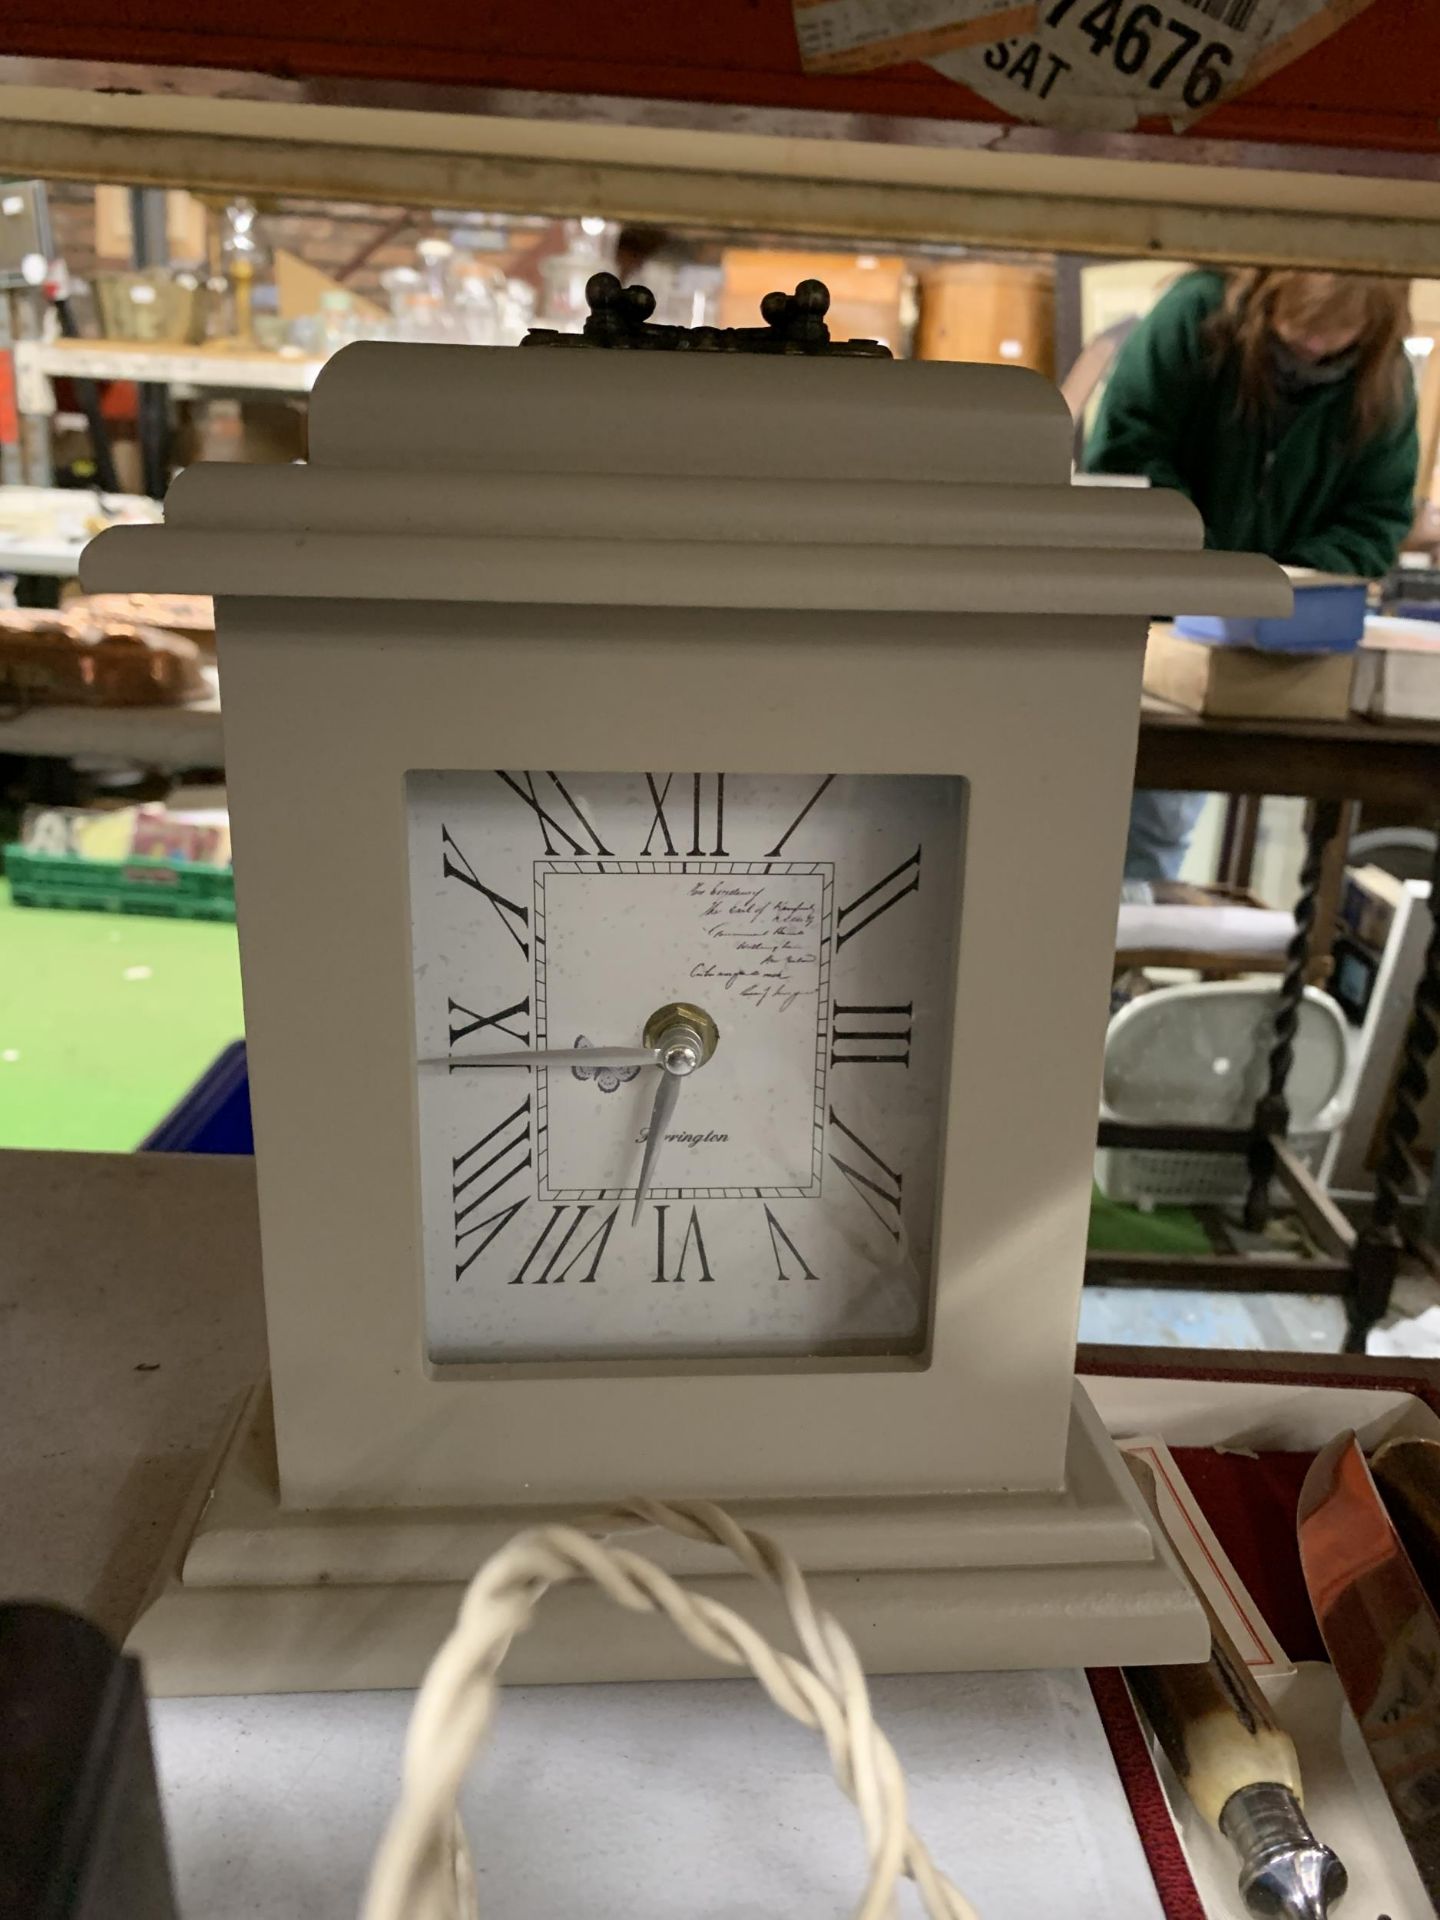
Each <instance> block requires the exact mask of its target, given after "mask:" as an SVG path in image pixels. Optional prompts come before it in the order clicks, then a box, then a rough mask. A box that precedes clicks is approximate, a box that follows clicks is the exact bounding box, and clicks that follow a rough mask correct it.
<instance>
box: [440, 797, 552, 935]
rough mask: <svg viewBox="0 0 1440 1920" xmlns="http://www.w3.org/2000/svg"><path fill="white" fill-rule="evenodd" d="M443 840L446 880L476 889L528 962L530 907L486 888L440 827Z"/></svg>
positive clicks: (446, 829)
mask: <svg viewBox="0 0 1440 1920" xmlns="http://www.w3.org/2000/svg"><path fill="white" fill-rule="evenodd" d="M440 837H441V842H442V845H443V847H444V858H445V878H446V879H447V880H461V881H463V882H464V884H465V885H466V886H467V887H473V888H474V889H475V891H476V893H478V894H482V895H483V896H484V898H485V899H487V900H488V901H489V902H490V904H491V906H492V907H493V908H494V909H495V917H496V919H497V920H498V921H499V922H500V924H501V926H502V927H504V929H505V931H506V932H507V933H508V934H509V936H510V938H511V939H512V940H513V941H514V942H515V944H516V946H517V947H519V949H520V951H521V953H523V954H524V956H525V958H526V959H527V960H528V959H529V958H530V910H529V908H528V907H522V906H519V905H518V904H517V903H516V902H515V901H514V900H507V899H506V898H505V896H504V894H503V893H497V892H496V891H495V889H494V888H493V887H487V886H486V884H485V882H484V881H483V880H481V879H480V878H479V877H478V876H477V874H476V872H475V869H474V868H473V867H472V866H471V865H470V862H469V861H468V860H467V859H466V858H465V856H464V854H463V853H461V851H460V849H459V847H457V846H456V844H455V842H454V840H452V839H451V837H450V829H449V828H448V827H446V826H442V827H441V829H440Z"/></svg>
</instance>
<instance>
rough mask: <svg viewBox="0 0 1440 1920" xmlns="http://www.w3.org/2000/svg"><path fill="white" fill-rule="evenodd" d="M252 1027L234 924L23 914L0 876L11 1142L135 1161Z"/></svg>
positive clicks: (2, 1013)
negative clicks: (133, 1154) (243, 1003)
mask: <svg viewBox="0 0 1440 1920" xmlns="http://www.w3.org/2000/svg"><path fill="white" fill-rule="evenodd" d="M243 1032H244V1022H243V1019H242V1015H241V1008H240V963H239V958H238V955H237V952H236V945H235V929H234V927H233V926H226V925H224V924H220V923H215V922H207V921H199V920H163V919H152V918H149V917H147V916H145V915H141V914H119V913H113V914H112V913H78V912H71V911H65V910H55V909H52V908H44V907H17V906H15V905H14V904H13V903H12V901H11V899H10V889H9V887H8V886H7V885H6V884H5V883H4V881H0V1147H69V1148H75V1149H82V1150H87V1151H90V1152H97V1153H106V1152H127V1151H128V1150H129V1149H131V1148H132V1147H134V1146H136V1145H138V1143H139V1142H140V1141H141V1140H142V1139H143V1138H144V1137H145V1135H146V1134H147V1133H149V1131H150V1130H151V1128H152V1127H154V1126H155V1125H156V1123H157V1122H158V1121H160V1120H162V1119H163V1118H164V1117H165V1115H166V1114H167V1113H168V1112H169V1111H170V1109H171V1107H173V1106H174V1104H175V1102H176V1101H177V1100H178V1099H179V1098H180V1096H181V1095H182V1094H183V1093H185V1092H186V1091H187V1090H188V1089H189V1088H190V1087H191V1086H193V1085H194V1083H195V1081H196V1080H197V1079H198V1078H199V1077H200V1075H201V1074H202V1073H203V1072H204V1071H205V1069H206V1067H208V1066H209V1065H210V1063H211V1061H212V1060H214V1058H215V1056H216V1054H218V1053H219V1052H220V1050H221V1048H222V1047H224V1046H226V1045H228V1043H229V1042H230V1041H232V1040H238V1039H240V1038H241V1036H242V1034H243Z"/></svg>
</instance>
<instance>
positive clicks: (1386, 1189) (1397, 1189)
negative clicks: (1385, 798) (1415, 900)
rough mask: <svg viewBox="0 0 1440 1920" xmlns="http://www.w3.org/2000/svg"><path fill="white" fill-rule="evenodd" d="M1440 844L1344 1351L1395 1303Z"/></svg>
mask: <svg viewBox="0 0 1440 1920" xmlns="http://www.w3.org/2000/svg"><path fill="white" fill-rule="evenodd" d="M1437 907H1440V850H1437V852H1436V856H1435V865H1434V867H1433V868H1432V869H1431V873H1430V940H1429V944H1428V945H1427V946H1426V948H1425V963H1424V965H1423V966H1422V967H1421V969H1420V978H1419V980H1418V981H1417V982H1416V985H1415V1002H1414V1008H1413V1010H1412V1012H1411V1015H1410V1027H1409V1030H1408V1032H1407V1033H1406V1035H1405V1051H1404V1054H1403V1056H1402V1058H1401V1063H1400V1076H1399V1079H1398V1080H1397V1081H1396V1084H1395V1098H1394V1100H1393V1102H1392V1103H1391V1107H1390V1117H1389V1119H1388V1120H1387V1122H1386V1124H1385V1146H1384V1151H1383V1152H1382V1153H1381V1155H1380V1160H1379V1164H1378V1165H1377V1166H1376V1169H1375V1204H1374V1207H1373V1208H1372V1210H1371V1214H1370V1218H1369V1220H1368V1221H1367V1222H1366V1224H1365V1226H1364V1227H1363V1228H1362V1229H1361V1232H1360V1235H1359V1238H1358V1239H1357V1240H1356V1243H1355V1252H1354V1255H1353V1258H1352V1260H1351V1267H1350V1273H1351V1285H1350V1291H1349V1294H1348V1296H1347V1300H1346V1322H1347V1324H1346V1333H1345V1351H1346V1352H1347V1353H1363V1352H1364V1351H1365V1336H1366V1335H1367V1334H1368V1333H1369V1331H1370V1329H1371V1327H1373V1326H1374V1325H1375V1323H1376V1321H1377V1320H1379V1318H1380V1317H1381V1315H1382V1314H1383V1313H1384V1312H1385V1310H1386V1308H1387V1307H1388V1306H1389V1304H1390V1290H1391V1288H1392V1287H1393V1286H1394V1284H1395V1275H1396V1272H1397V1270H1398V1269H1399V1265H1400V1251H1401V1244H1402V1243H1401V1238H1400V1224H1399V1223H1400V1201H1401V1197H1402V1195H1403V1193H1404V1192H1405V1189H1406V1188H1407V1187H1408V1186H1409V1185H1410V1183H1411V1169H1412V1166H1413V1162H1412V1160H1411V1157H1410V1149H1411V1147H1412V1146H1413V1145H1414V1142H1415V1137H1416V1135H1417V1134H1418V1133H1419V1131H1420V1107H1421V1105H1422V1103H1423V1101H1424V1099H1425V1094H1426V1090H1427V1088H1428V1087H1429V1084H1430V1058H1431V1055H1432V1054H1433V1053H1434V1052H1435V1048H1436V1045H1437V1042H1440V915H1437Z"/></svg>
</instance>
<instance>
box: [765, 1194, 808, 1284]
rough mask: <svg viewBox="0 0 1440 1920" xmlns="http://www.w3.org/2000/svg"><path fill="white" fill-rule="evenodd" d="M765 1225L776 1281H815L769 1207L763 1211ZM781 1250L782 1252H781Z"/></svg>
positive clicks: (799, 1252) (804, 1261)
mask: <svg viewBox="0 0 1440 1920" xmlns="http://www.w3.org/2000/svg"><path fill="white" fill-rule="evenodd" d="M765 1224H766V1226H767V1227H769V1229H770V1251H771V1252H772V1253H773V1254H774V1256H775V1277H776V1279H777V1280H815V1279H818V1278H819V1276H818V1275H817V1274H815V1273H812V1272H811V1270H810V1266H809V1263H808V1262H807V1261H806V1258H805V1256H804V1254H803V1253H801V1251H800V1249H799V1248H798V1247H797V1246H796V1244H795V1242H794V1241H793V1240H792V1239H791V1238H790V1236H789V1234H788V1233H786V1231H785V1229H784V1227H782V1226H781V1224H780V1222H779V1221H778V1220H777V1219H776V1218H775V1216H774V1214H773V1213H772V1212H771V1211H770V1209H769V1207H766V1209H765ZM782 1249H783V1251H782Z"/></svg>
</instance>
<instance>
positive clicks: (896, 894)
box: [835, 847, 921, 953]
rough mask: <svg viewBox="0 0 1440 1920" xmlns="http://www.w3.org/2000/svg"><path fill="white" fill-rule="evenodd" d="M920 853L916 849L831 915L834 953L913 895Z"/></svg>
mask: <svg viewBox="0 0 1440 1920" xmlns="http://www.w3.org/2000/svg"><path fill="white" fill-rule="evenodd" d="M920 853H921V849H920V848H919V847H917V848H916V849H915V851H914V853H912V854H911V856H910V858H909V859H908V860H902V861H901V862H900V865H899V866H898V867H896V868H894V869H893V871H891V872H890V873H887V874H886V876H885V878H884V879H883V880H877V881H876V882H875V884H874V886H873V887H867V888H866V889H865V891H864V893H862V894H861V895H860V896H859V897H858V899H855V900H852V901H851V902H850V904H849V906H848V907H841V909H840V911H839V912H838V913H837V914H836V916H835V950H836V952H837V953H838V952H839V950H840V948H841V947H843V946H844V944H845V942H846V941H847V940H853V939H854V938H855V936H856V934H857V933H860V932H862V931H863V930H864V929H865V928H866V927H869V926H873V925H874V923H875V922H876V921H877V920H878V919H879V918H880V916H881V914H882V913H888V912H889V911H890V909H891V908H892V907H898V906H899V904H900V902H901V901H902V900H903V899H904V898H905V896H906V895H907V894H911V893H915V892H916V891H917V890H918V888H919V886H920Z"/></svg>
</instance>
